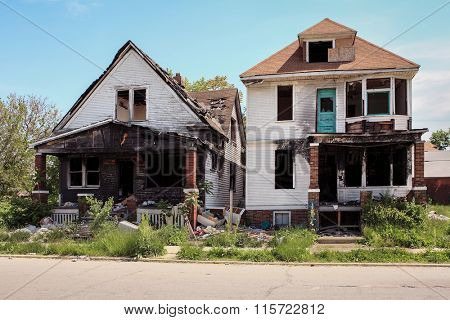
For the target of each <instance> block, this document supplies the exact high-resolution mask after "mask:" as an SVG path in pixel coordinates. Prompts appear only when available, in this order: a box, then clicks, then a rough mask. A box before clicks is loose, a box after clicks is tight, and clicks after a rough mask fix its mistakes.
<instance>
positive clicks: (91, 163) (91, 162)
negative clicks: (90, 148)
mask: <svg viewBox="0 0 450 320" xmlns="http://www.w3.org/2000/svg"><path fill="white" fill-rule="evenodd" d="M98 185H100V161H99V159H98V158H87V159H86V186H88V187H90V186H98Z"/></svg>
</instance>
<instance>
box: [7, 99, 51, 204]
mask: <svg viewBox="0 0 450 320" xmlns="http://www.w3.org/2000/svg"><path fill="white" fill-rule="evenodd" d="M58 119H59V112H58V110H57V109H56V107H55V106H54V105H52V104H49V103H48V102H47V99H45V98H41V97H37V96H33V95H29V96H18V95H16V94H11V95H9V96H8V97H7V98H6V99H4V100H3V99H0V132H1V134H0V197H4V196H10V195H14V194H16V193H17V192H19V191H31V190H32V188H33V186H34V150H33V149H30V148H29V144H30V143H31V142H33V141H36V140H39V139H42V138H44V137H46V136H48V135H49V134H50V133H51V131H52V129H53V127H54V126H55V125H56V124H57V122H58ZM50 162H51V163H54V165H55V166H56V165H57V161H56V162H55V161H50ZM50 171H51V170H50Z"/></svg>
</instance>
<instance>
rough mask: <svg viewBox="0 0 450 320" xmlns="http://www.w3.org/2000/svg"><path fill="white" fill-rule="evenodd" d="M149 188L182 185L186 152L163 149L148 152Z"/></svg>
mask: <svg viewBox="0 0 450 320" xmlns="http://www.w3.org/2000/svg"><path fill="white" fill-rule="evenodd" d="M146 157H147V161H146V166H147V168H146V172H147V179H146V180H147V188H156V187H182V186H183V181H184V160H185V157H184V154H182V153H178V152H175V151H174V150H163V151H161V152H152V153H147V154H146Z"/></svg>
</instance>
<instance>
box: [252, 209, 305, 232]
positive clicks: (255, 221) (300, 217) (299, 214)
mask: <svg viewBox="0 0 450 320" xmlns="http://www.w3.org/2000/svg"><path fill="white" fill-rule="evenodd" d="M274 211H290V212H291V225H292V226H299V225H308V223H309V217H308V210H306V209H301V210H246V211H245V213H244V216H243V221H245V223H248V224H249V225H251V226H254V227H258V228H259V227H261V223H262V222H263V221H268V222H269V223H270V225H272V223H273V212H274Z"/></svg>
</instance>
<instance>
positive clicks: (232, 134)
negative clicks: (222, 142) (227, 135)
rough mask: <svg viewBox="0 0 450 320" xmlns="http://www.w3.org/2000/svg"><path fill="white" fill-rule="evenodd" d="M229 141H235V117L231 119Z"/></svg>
mask: <svg viewBox="0 0 450 320" xmlns="http://www.w3.org/2000/svg"><path fill="white" fill-rule="evenodd" d="M230 130H231V141H232V142H236V131H237V127H236V120H235V119H231V128H230Z"/></svg>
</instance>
